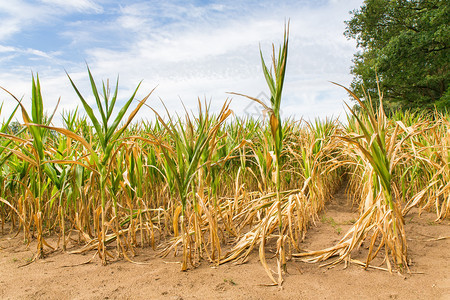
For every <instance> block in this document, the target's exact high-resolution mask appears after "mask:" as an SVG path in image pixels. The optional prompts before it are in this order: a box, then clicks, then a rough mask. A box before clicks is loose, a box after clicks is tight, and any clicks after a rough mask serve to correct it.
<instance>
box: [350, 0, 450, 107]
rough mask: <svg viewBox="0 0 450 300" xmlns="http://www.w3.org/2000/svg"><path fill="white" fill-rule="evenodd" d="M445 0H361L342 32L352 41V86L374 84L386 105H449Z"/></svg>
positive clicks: (449, 16) (449, 32)
mask: <svg viewBox="0 0 450 300" xmlns="http://www.w3.org/2000/svg"><path fill="white" fill-rule="evenodd" d="M449 6H450V4H449V2H448V1H447V0H392V1H389V0H365V1H364V3H363V5H362V6H361V7H360V8H359V9H356V10H354V11H352V12H351V14H352V15H353V16H352V18H351V20H349V21H347V22H346V25H347V29H346V31H345V33H344V34H345V36H346V37H347V38H349V39H350V38H352V39H355V40H356V41H357V45H358V47H359V49H360V51H358V52H357V53H356V54H355V56H354V60H353V62H354V65H353V67H352V74H353V75H354V79H353V82H352V89H353V90H354V91H355V93H356V94H357V95H358V96H361V97H364V92H363V89H362V86H364V87H365V89H366V90H368V91H369V92H375V91H376V89H377V79H376V74H378V78H379V82H380V87H381V90H382V91H383V93H384V105H385V107H386V108H387V109H388V110H394V109H417V108H420V109H422V108H428V109H432V108H434V107H437V108H438V109H445V108H449V107H450V93H449V89H448V86H449V61H450V49H449V48H450V47H449V40H450V8H449Z"/></svg>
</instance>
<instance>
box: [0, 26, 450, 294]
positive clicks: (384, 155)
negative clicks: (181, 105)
mask: <svg viewBox="0 0 450 300" xmlns="http://www.w3.org/2000/svg"><path fill="white" fill-rule="evenodd" d="M287 35H288V32H286V33H285V39H284V43H283V45H282V46H281V47H280V49H279V52H278V53H275V50H276V49H275V48H274V51H273V67H272V68H270V67H267V66H266V65H265V62H264V59H262V62H263V66H264V67H263V70H264V72H265V77H266V80H267V83H268V86H269V89H270V92H271V107H268V106H266V105H265V104H264V103H260V102H259V103H260V104H261V105H262V109H264V110H265V111H267V112H268V118H267V119H252V118H239V117H234V116H233V113H232V111H231V110H230V108H229V104H230V103H229V101H225V103H224V104H223V107H222V109H221V110H220V111H219V112H211V111H210V105H209V104H208V103H203V102H201V101H199V102H198V111H197V112H196V113H188V112H186V114H185V115H184V116H176V117H175V116H170V114H169V117H165V118H164V117H162V115H161V114H160V113H161V112H157V111H154V110H153V113H154V114H155V116H156V119H155V121H152V122H147V121H141V122H133V119H134V117H135V115H136V114H137V113H138V111H139V110H141V109H148V110H150V109H151V107H150V106H151V105H150V104H149V103H147V99H149V97H150V96H151V94H152V93H151V92H150V93H149V94H148V95H147V96H146V97H145V98H143V99H140V100H137V99H136V93H137V91H138V88H139V86H138V87H137V88H136V90H135V91H134V94H132V95H131V96H130V97H129V98H127V99H126V100H125V101H121V103H125V104H124V105H123V106H122V107H120V108H117V107H116V100H117V99H118V88H117V87H118V83H117V84H116V86H115V87H113V88H111V87H110V86H109V82H107V83H103V84H102V85H101V86H100V87H98V86H97V84H96V82H95V80H94V78H93V75H92V74H91V72H90V70H88V77H89V80H90V82H91V87H92V95H93V97H94V98H95V105H94V106H93V107H91V106H89V104H88V103H87V101H86V100H85V97H86V95H83V94H82V93H81V92H80V91H79V90H78V89H77V86H76V83H75V82H73V81H72V79H70V76H69V75H68V76H69V80H70V82H71V84H72V85H73V88H74V92H75V93H76V94H77V95H78V97H79V99H80V103H81V105H82V107H83V108H84V111H85V114H81V113H79V112H78V111H71V112H64V113H63V114H62V124H63V125H62V126H61V127H55V126H53V125H52V124H53V123H52V118H53V115H54V114H55V112H53V113H52V114H50V115H49V114H48V113H45V112H44V99H43V96H42V94H41V89H40V82H39V77H38V76H36V77H34V76H33V78H32V99H31V100H32V103H31V108H28V107H25V106H24V105H23V104H22V102H21V101H20V100H19V99H17V98H16V97H15V96H14V95H13V94H12V93H10V92H9V91H8V90H6V89H4V88H3V91H4V94H5V95H7V96H8V97H10V98H11V100H12V99H15V100H17V107H16V110H15V111H14V113H13V114H11V115H10V116H4V115H2V117H3V118H4V121H3V123H2V124H1V132H0V144H1V147H0V185H1V195H0V222H1V233H2V235H3V234H5V233H7V231H8V232H17V233H18V234H21V235H22V236H23V239H24V241H25V243H27V244H30V243H31V241H37V249H36V256H35V259H40V258H43V257H45V256H47V255H51V253H52V252H53V251H54V250H56V249H62V250H63V251H67V248H66V247H67V244H68V242H69V241H74V240H75V241H76V242H77V244H78V245H79V246H78V248H77V249H76V250H71V251H70V252H71V253H86V252H91V253H93V254H95V255H94V256H97V257H98V258H99V261H100V262H101V263H102V264H107V263H108V262H112V261H116V260H119V259H125V260H128V261H130V262H138V261H137V259H135V254H136V249H137V248H138V247H151V248H153V249H155V250H156V251H157V253H159V255H160V256H162V257H164V256H167V255H176V256H179V257H180V265H181V270H183V271H185V270H188V269H190V268H195V267H196V266H198V265H199V263H200V262H202V261H206V262H209V263H210V264H215V265H221V264H224V263H227V262H236V261H245V260H246V259H247V258H248V257H249V255H250V254H251V253H253V252H254V251H257V252H258V253H259V259H260V261H261V263H262V266H263V269H264V270H265V271H266V272H267V275H268V276H269V278H270V279H271V281H272V282H273V284H278V285H281V283H282V280H283V276H282V274H283V273H284V272H285V270H286V261H289V260H304V261H309V262H320V261H325V264H326V265H335V264H338V263H341V262H343V263H345V264H348V263H359V264H361V265H363V266H364V267H366V268H367V267H368V266H369V265H370V264H371V262H372V261H373V259H374V258H375V257H377V256H378V257H382V259H384V262H385V264H386V266H387V269H388V270H389V271H391V270H398V271H407V270H408V261H409V260H408V259H409V257H408V248H407V239H406V235H405V230H404V224H405V216H406V215H407V214H408V212H409V211H410V210H411V209H412V208H418V209H420V210H432V211H434V212H435V213H436V222H439V221H440V220H443V219H445V218H448V217H449V216H450V161H449V158H450V117H449V115H445V114H441V113H438V112H434V113H428V112H423V113H411V112H407V113H398V114H395V115H393V116H390V117H387V116H386V115H385V114H384V112H383V108H382V106H381V107H380V109H378V110H374V109H373V108H372V106H371V105H369V104H370V101H371V100H370V96H369V95H368V96H367V99H366V101H361V100H360V99H358V98H357V97H356V96H355V95H353V94H352V93H351V91H348V92H349V93H350V95H352V96H353V97H354V100H355V101H357V102H358V104H359V107H360V109H358V110H354V109H352V108H350V107H349V108H348V116H347V121H346V122H339V121H338V120H333V119H325V120H316V121H314V122H306V121H295V120H292V119H288V120H282V119H281V117H280V113H279V110H280V102H281V92H282V88H283V80H284V71H285V68H286V60H287V45H288V41H287ZM261 57H262V54H261ZM337 88H340V87H337ZM8 94H9V95H8ZM238 95H240V94H238ZM379 95H381V92H380V91H379ZM372 96H373V95H372ZM377 97H380V98H381V96H378V95H377ZM248 98H250V99H251V100H248V101H257V102H258V99H254V98H251V97H248ZM379 100H380V102H381V103H382V99H379ZM14 118H18V119H19V120H20V123H17V122H13V120H14ZM343 186H345V187H346V189H347V193H348V194H350V195H351V196H352V199H353V201H354V203H355V205H356V206H357V207H358V210H359V218H358V219H357V220H356V221H355V223H354V224H353V225H352V227H351V229H349V231H348V232H346V233H345V234H344V237H343V238H342V239H341V240H340V241H339V242H337V243H336V245H334V246H332V247H330V248H327V249H321V250H317V251H305V250H304V249H302V248H301V242H302V241H303V240H304V238H305V236H306V234H307V230H308V227H309V226H310V225H311V224H313V223H314V222H316V221H317V220H318V215H319V213H320V212H321V211H322V210H323V209H324V207H325V204H326V203H327V202H328V201H330V200H331V199H333V195H334V194H335V193H336V191H337V190H338V189H339V188H341V187H343ZM5 225H7V226H5ZM55 235H57V236H58V237H59V239H58V243H57V244H51V243H49V242H47V240H48V237H50V236H55ZM271 242H273V243H275V244H276V257H277V264H278V265H277V270H276V271H272V270H271V267H270V266H269V265H268V263H267V261H266V248H267V247H268V246H267V245H269V243H271ZM362 245H365V246H366V247H368V251H367V258H366V260H365V261H356V260H355V259H352V253H354V252H355V251H357V250H358V249H359V248H360V247H361V246H362ZM274 274H275V275H274Z"/></svg>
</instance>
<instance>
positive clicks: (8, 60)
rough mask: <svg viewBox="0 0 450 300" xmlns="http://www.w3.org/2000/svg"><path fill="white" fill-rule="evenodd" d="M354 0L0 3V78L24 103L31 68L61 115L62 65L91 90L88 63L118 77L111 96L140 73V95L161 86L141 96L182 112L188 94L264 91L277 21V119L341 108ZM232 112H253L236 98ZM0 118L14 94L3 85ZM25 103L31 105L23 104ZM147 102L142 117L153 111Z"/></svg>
mask: <svg viewBox="0 0 450 300" xmlns="http://www.w3.org/2000/svg"><path fill="white" fill-rule="evenodd" d="M361 4H362V0H348V1H347V0H318V1H312V0H310V1H308V0H303V1H278V2H275V1H253V0H248V1H132V0H127V1H107V0H40V1H25V0H14V1H6V0H0V28H1V30H0V86H2V87H4V88H6V89H8V90H9V91H10V92H12V93H13V94H15V95H16V96H18V97H22V96H23V97H24V103H25V104H26V105H29V99H30V89H31V72H34V73H36V72H38V73H39V76H40V79H41V85H42V90H43V95H44V105H45V106H46V108H47V109H48V110H49V111H51V110H52V109H53V108H54V107H55V105H56V102H57V99H58V98H59V97H61V104H60V107H59V108H58V112H60V113H61V112H62V111H63V110H72V109H75V108H76V107H77V106H78V105H79V104H80V102H79V100H78V98H77V96H76V94H75V92H74V91H73V89H72V88H71V86H70V83H69V81H68V79H67V76H66V74H65V70H66V71H67V72H68V73H69V74H70V76H71V77H72V79H73V80H74V81H75V83H76V84H77V85H78V86H79V88H80V90H81V91H82V93H83V94H84V95H86V97H87V98H88V99H89V100H90V101H92V102H93V99H92V97H90V96H89V95H90V90H89V82H88V77H87V72H86V65H85V63H86V62H87V63H88V64H89V66H90V68H91V71H92V73H93V74H94V77H95V78H96V79H97V80H98V81H99V82H100V81H101V80H106V79H108V78H110V79H111V80H115V79H116V77H117V76H118V75H119V76H120V90H119V98H120V99H124V100H125V99H126V98H127V97H129V96H130V95H131V93H132V91H133V89H134V88H135V87H136V85H137V84H138V83H139V82H140V81H141V80H144V81H143V83H142V85H141V88H140V92H139V94H138V95H139V97H142V96H143V95H144V94H146V93H148V92H149V91H150V90H151V89H153V88H154V87H155V86H158V87H157V89H156V90H155V92H154V94H153V95H152V96H151V97H150V99H149V101H148V104H149V105H151V106H152V107H154V108H155V109H157V110H158V111H162V106H161V104H160V100H159V99H162V100H163V101H164V103H165V104H166V106H167V107H168V108H169V111H170V112H171V113H175V112H179V113H181V112H182V109H181V107H182V106H181V105H180V103H181V102H180V99H181V100H182V101H183V103H184V104H185V105H186V107H187V108H188V109H192V110H195V108H196V105H197V98H198V97H200V98H201V99H205V98H206V99H207V100H211V101H212V102H211V103H212V104H211V105H212V109H213V110H214V109H219V107H220V106H221V105H222V104H223V102H224V101H225V99H227V98H228V97H230V95H229V94H227V93H226V92H229V91H233V92H239V93H244V94H248V95H250V96H254V97H256V96H261V97H264V94H268V91H267V88H266V84H265V81H264V77H263V74H262V71H261V64H260V59H259V45H260V46H261V49H262V51H263V53H264V54H265V55H266V57H267V58H269V55H270V52H271V46H270V45H271V43H272V42H275V43H276V44H278V43H280V41H281V38H282V35H283V26H284V22H285V19H286V18H290V20H291V28H290V31H291V35H290V47H289V57H288V69H287V74H286V83H285V90H284V98H283V102H282V107H283V116H284V117H288V116H294V117H295V118H297V119H299V118H301V117H304V118H306V119H310V118H314V117H326V116H338V115H341V116H343V115H344V108H343V101H344V100H347V99H348V97H347V95H346V94H345V92H344V91H343V90H342V89H340V88H338V87H336V86H334V85H332V84H331V83H329V81H335V82H339V83H341V84H343V85H349V83H350V81H351V75H350V74H349V70H350V66H351V59H352V55H353V53H354V52H355V51H356V49H355V43H354V41H348V40H347V39H346V38H345V37H344V36H343V31H344V30H345V24H344V21H345V20H348V19H350V17H351V16H350V15H349V11H350V10H353V9H356V8H358V7H359V6H361ZM232 98H233V101H232V109H233V110H234V111H235V113H236V114H237V115H246V114H247V115H248V114H255V115H257V114H258V108H257V107H252V106H251V105H250V107H249V102H248V100H246V99H245V98H240V97H237V96H233V97H232ZM0 102H4V108H3V111H2V117H5V116H9V114H8V112H10V111H11V110H12V107H13V106H14V101H13V100H12V99H11V98H10V97H8V95H7V94H6V93H4V92H1V93H0ZM27 103H28V104H27ZM58 115H59V114H58ZM152 115H153V114H152V113H151V111H150V110H149V109H147V110H145V109H144V111H142V113H141V114H140V115H139V117H140V118H147V117H148V118H151V117H152Z"/></svg>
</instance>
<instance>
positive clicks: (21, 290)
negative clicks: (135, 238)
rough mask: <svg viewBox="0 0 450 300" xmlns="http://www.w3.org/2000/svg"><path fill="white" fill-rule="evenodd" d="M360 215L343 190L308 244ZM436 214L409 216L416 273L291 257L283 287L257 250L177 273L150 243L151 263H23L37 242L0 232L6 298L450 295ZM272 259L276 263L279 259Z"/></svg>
mask: <svg viewBox="0 0 450 300" xmlns="http://www.w3.org/2000/svg"><path fill="white" fill-rule="evenodd" d="M356 217H357V214H356V213H355V212H354V211H352V209H351V206H350V205H349V203H348V201H347V200H346V197H345V195H342V194H341V195H337V197H336V199H335V200H333V201H331V202H330V203H329V204H328V205H327V208H326V210H325V212H324V213H323V214H322V215H321V216H320V220H319V221H318V222H317V224H316V226H314V225H313V226H312V227H311V228H310V230H309V231H308V234H307V238H306V240H305V242H304V244H303V247H304V248H306V249H311V250H314V249H320V248H322V247H328V246H331V245H333V244H334V243H335V242H336V241H338V240H339V238H340V237H341V236H342V235H343V233H344V232H345V230H347V229H348V228H349V227H350V225H349V224H351V222H352V220H355V219H356ZM434 218H435V215H434V214H431V213H423V214H422V215H421V216H420V217H419V215H418V213H417V211H414V212H412V213H410V214H409V215H408V216H407V218H406V221H407V225H406V230H407V235H408V243H409V256H410V258H411V266H410V269H411V271H412V272H413V274H404V275H399V274H394V275H390V274H389V273H388V272H385V271H380V270H373V269H371V270H364V269H362V268H361V267H359V266H356V265H350V266H349V267H348V268H347V269H344V268H343V265H338V266H337V267H335V268H332V269H326V268H319V265H317V264H306V263H303V262H299V261H290V262H289V263H288V274H286V275H285V276H284V280H285V281H284V284H283V289H282V290H279V289H278V288H277V287H268V286H264V284H268V283H270V282H269V279H268V277H267V275H266V274H265V272H264V270H263V267H262V266H261V264H260V262H259V261H258V259H257V255H256V253H255V254H254V255H253V256H252V257H251V258H250V260H249V261H248V262H247V263H246V264H241V265H236V264H225V265H222V266H220V267H218V268H217V267H213V266H211V265H209V264H207V263H206V262H204V263H203V264H202V265H201V266H200V267H198V268H196V269H193V270H190V271H188V272H180V271H179V269H180V265H179V264H178V263H177V262H178V260H179V258H173V257H169V258H165V259H162V258H159V257H156V256H155V252H153V251H152V250H151V249H138V250H137V254H138V255H137V256H136V257H135V258H134V259H135V260H137V261H141V262H146V263H147V264H146V265H136V264H131V263H129V262H126V261H117V262H113V263H111V264H109V265H107V266H102V265H101V263H100V261H99V260H98V258H95V259H94V260H93V262H92V263H89V264H82V263H83V262H86V261H88V260H89V258H90V257H91V256H92V255H93V253H91V254H87V255H80V254H77V255H71V254H67V253H62V252H59V251H57V252H54V253H51V254H50V255H48V257H47V258H45V259H42V260H37V261H36V262H34V263H31V264H28V265H26V266H23V265H25V264H26V263H27V261H29V260H30V258H31V257H33V255H34V251H35V248H34V247H35V245H34V244H31V245H30V247H28V248H26V247H25V245H24V244H23V240H22V238H21V237H20V235H19V236H18V237H14V236H13V235H11V234H3V235H1V234H0V299H450V271H449V270H450V250H449V249H450V238H444V239H437V238H439V237H448V236H450V221H449V220H446V221H444V222H441V223H439V224H437V223H434V222H433V220H434ZM268 255H269V253H268ZM363 258H364V257H361V259H363ZM269 263H270V264H271V265H272V266H273V267H274V266H275V261H274V260H269ZM80 264H81V265H80Z"/></svg>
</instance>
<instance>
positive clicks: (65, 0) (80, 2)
mask: <svg viewBox="0 0 450 300" xmlns="http://www.w3.org/2000/svg"><path fill="white" fill-rule="evenodd" d="M41 2H42V3H45V4H48V5H51V6H57V7H61V8H63V9H65V10H68V11H70V10H73V9H75V10H77V11H80V12H86V13H102V12H103V8H102V7H101V6H100V5H98V4H96V3H95V1H91V0H41Z"/></svg>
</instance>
